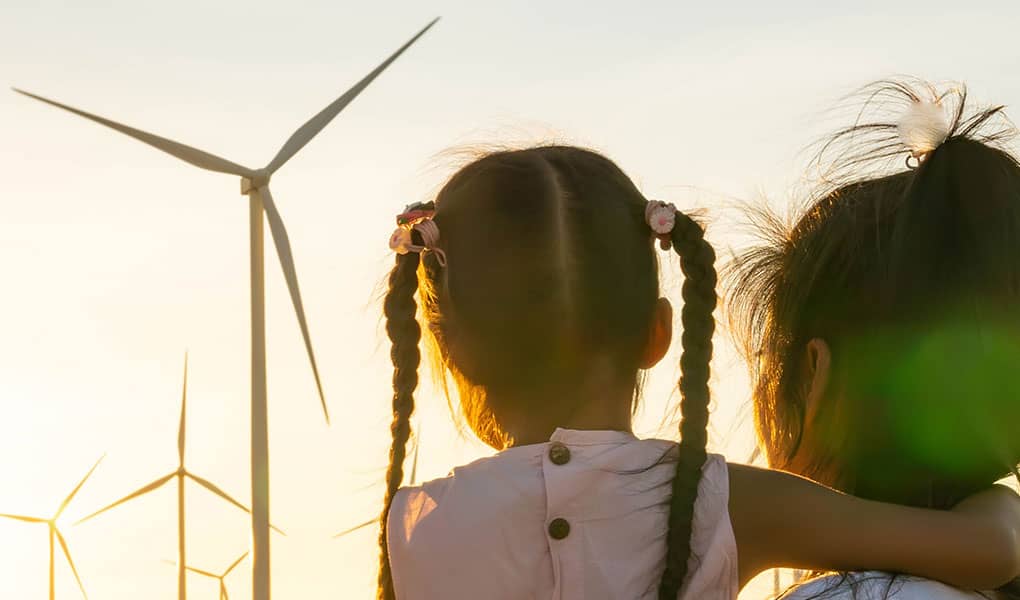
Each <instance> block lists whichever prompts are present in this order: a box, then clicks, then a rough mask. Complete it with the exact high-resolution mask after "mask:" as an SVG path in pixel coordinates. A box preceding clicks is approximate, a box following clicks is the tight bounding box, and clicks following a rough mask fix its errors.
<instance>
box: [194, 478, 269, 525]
mask: <svg viewBox="0 0 1020 600" xmlns="http://www.w3.org/2000/svg"><path fill="white" fill-rule="evenodd" d="M184 474H185V475H186V476H188V477H190V478H191V479H192V481H194V482H195V483H197V484H198V485H200V486H202V487H204V488H205V489H207V490H209V491H210V492H212V493H214V494H216V495H217V496H219V497H220V498H223V499H224V500H226V501H227V502H229V503H231V504H233V505H234V506H236V507H237V508H240V509H241V510H243V511H244V512H246V513H248V514H251V509H250V508H248V507H247V506H245V505H243V504H241V503H240V502H238V501H237V500H234V498H233V497H231V495H230V494H228V493H226V492H224V491H223V490H221V489H220V488H219V487H217V485H216V484H215V483H213V482H211V481H209V480H208V479H205V478H204V477H199V476H198V475H195V474H194V473H192V472H191V471H185V473H184ZM269 527H270V528H271V529H272V530H273V531H275V532H277V533H279V534H281V535H287V534H286V533H284V532H283V530H282V529H280V528H279V527H277V526H276V525H273V524H272V523H270V524H269Z"/></svg>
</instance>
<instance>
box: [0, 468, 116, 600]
mask: <svg viewBox="0 0 1020 600" xmlns="http://www.w3.org/2000/svg"><path fill="white" fill-rule="evenodd" d="M102 460H103V457H99V460H97V461H96V464H94V465H92V468H91V469H89V472H88V473H86V474H85V477H82V479H81V481H79V482H78V485H76V486H74V489H73V490H71V493H70V494H68V495H67V497H66V498H64V501H63V502H61V503H60V507H59V508H58V509H57V512H56V513H54V515H53V516H52V517H50V518H49V519H45V518H42V517H27V516H24V515H9V514H2V513H0V518H4V519H14V520H15V521H24V522H26V523H46V526H47V527H48V528H49V533H50V600H54V598H55V597H56V587H55V586H54V580H53V566H54V552H53V550H54V548H53V542H54V539H56V541H57V542H59V543H60V548H61V550H63V551H64V558H66V559H67V564H68V565H69V566H70V567H71V572H72V573H74V580H75V581H77V582H78V589H80V590H81V595H82V597H83V598H85V599H86V600H88V594H86V593H85V586H84V585H82V582H81V577H79V576H78V569H76V568H75V566H74V561H73V560H71V551H70V550H68V548H67V541H66V540H65V539H64V535H63V534H62V533H60V527H58V526H57V519H59V518H60V515H62V514H64V509H66V508H67V505H68V504H70V503H71V500H72V499H73V498H74V496H75V494H77V493H78V490H80V489H81V486H83V485H85V481H86V480H88V478H89V477H90V476H91V475H92V472H93V471H95V470H96V467H98V466H99V463H100V462H101V461H102Z"/></svg>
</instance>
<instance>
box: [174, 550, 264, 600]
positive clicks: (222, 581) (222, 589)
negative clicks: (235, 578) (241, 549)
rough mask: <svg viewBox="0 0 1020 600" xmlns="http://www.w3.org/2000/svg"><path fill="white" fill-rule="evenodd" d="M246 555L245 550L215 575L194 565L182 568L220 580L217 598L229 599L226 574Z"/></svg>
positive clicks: (220, 599) (221, 599)
mask: <svg viewBox="0 0 1020 600" xmlns="http://www.w3.org/2000/svg"><path fill="white" fill-rule="evenodd" d="M247 556H248V553H247V552H245V553H244V554H242V555H241V556H240V557H238V559H237V560H235V561H234V562H233V563H231V565H230V566H229V567H227V570H226V571H224V572H223V573H220V574H219V575H217V574H215V573H213V572H211V571H203V570H202V569H196V568H194V567H184V568H185V569H187V570H188V571H191V572H192V573H198V574H199V575H204V576H205V577H209V578H211V579H215V580H216V581H218V582H220V598H219V600H230V596H229V595H228V594H227V583H226V579H227V575H230V572H231V571H233V570H234V567H236V566H237V565H239V564H241V561H242V560H244V559H245V557H247ZM167 562H170V564H178V563H174V562H171V561H167Z"/></svg>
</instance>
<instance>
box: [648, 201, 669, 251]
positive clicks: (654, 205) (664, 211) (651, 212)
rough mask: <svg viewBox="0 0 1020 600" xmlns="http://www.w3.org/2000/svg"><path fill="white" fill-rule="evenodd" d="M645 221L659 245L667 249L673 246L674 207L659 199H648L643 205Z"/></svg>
mask: <svg viewBox="0 0 1020 600" xmlns="http://www.w3.org/2000/svg"><path fill="white" fill-rule="evenodd" d="M645 222H646V223H648V226H649V227H650V228H651V229H652V233H653V234H655V237H657V238H659V247H660V248H662V249H663V250H669V249H670V248H671V247H672V246H673V239H672V235H673V226H674V225H676V207H675V206H673V205H672V204H670V203H666V202H662V201H660V200H649V201H648V203H647V204H646V205H645Z"/></svg>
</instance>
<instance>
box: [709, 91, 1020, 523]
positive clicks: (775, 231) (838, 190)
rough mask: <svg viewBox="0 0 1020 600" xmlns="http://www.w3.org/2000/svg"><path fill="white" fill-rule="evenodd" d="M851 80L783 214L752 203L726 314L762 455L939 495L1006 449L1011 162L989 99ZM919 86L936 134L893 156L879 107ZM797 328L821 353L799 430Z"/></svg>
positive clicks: (1013, 284)
mask: <svg viewBox="0 0 1020 600" xmlns="http://www.w3.org/2000/svg"><path fill="white" fill-rule="evenodd" d="M864 94H865V95H866V97H867V98H868V101H867V102H866V103H865V108H864V110H862V111H861V112H860V114H859V117H858V121H857V123H856V124H855V125H854V126H852V127H849V128H847V129H844V130H842V131H839V132H838V133H837V134H836V135H835V136H834V137H833V138H832V139H831V140H830V141H828V142H827V143H826V144H825V145H824V146H823V147H822V151H821V153H820V157H819V161H818V163H819V164H827V163H831V164H833V165H834V166H833V167H831V168H830V170H829V171H828V172H827V176H828V178H827V181H826V182H825V184H824V187H823V189H822V190H821V192H820V193H818V194H816V195H815V196H814V197H813V199H812V202H811V204H810V206H809V208H808V209H807V211H806V212H805V213H804V214H803V215H802V216H801V217H800V218H799V220H798V221H796V223H794V224H793V225H792V227H790V226H787V225H786V224H785V223H783V222H782V220H781V219H778V218H776V217H775V216H774V215H773V214H772V213H770V212H768V211H767V210H762V209H757V210H754V211H753V212H752V216H753V217H754V220H755V222H756V224H757V225H758V226H759V228H760V229H761V231H762V232H763V233H764V237H765V238H766V242H765V243H764V244H763V245H761V246H759V247H756V248H753V249H751V250H749V251H747V252H745V253H743V254H742V255H741V256H739V257H738V258H737V260H736V263H735V266H734V268H733V269H732V270H731V271H730V273H729V275H728V279H729V281H728V284H729V285H728V286H727V287H728V289H727V303H728V309H729V310H728V312H729V317H730V323H731V326H732V329H733V330H734V332H735V333H736V335H737V337H738V339H739V340H740V341H741V343H742V348H743V350H744V353H745V355H746V357H747V359H748V363H749V364H750V365H751V368H752V375H753V380H754V405H755V420H756V425H757V430H758V437H759V441H760V443H761V445H762V446H763V447H764V450H765V451H766V455H767V457H768V460H769V464H770V465H771V466H772V467H774V468H779V469H785V470H790V471H794V472H796V473H799V474H802V475H805V476H807V477H810V478H812V479H815V480H817V481H821V482H823V483H826V484H829V485H832V486H834V487H837V488H839V489H842V490H844V491H846V492H849V493H852V494H855V495H858V496H862V497H866V498H872V499H876V500H881V501H886V502H895V503H900V504H908V505H915V506H928V507H934V508H948V507H949V506H952V505H953V504H954V503H956V502H957V501H959V500H960V499H962V498H963V497H964V496H966V495H968V494H970V493H973V492H975V491H977V490H979V489H982V488H984V487H988V486H990V485H991V484H992V483H994V482H995V481H996V480H998V479H1000V478H1001V477H1003V476H1006V475H1008V474H1010V473H1014V474H1015V473H1016V468H1017V464H1018V462H1020V377H1018V373H1020V370H1018V369H1017V368H1016V365H1017V364H1018V361H1020V165H1018V164H1017V161H1016V159H1015V158H1014V157H1013V156H1012V155H1011V154H1009V153H1008V152H1006V151H1005V150H1004V149H1003V148H1002V142H1003V141H1004V140H1006V139H1007V138H1008V136H1009V134H1010V133H1011V131H1012V128H1011V126H1010V124H1009V122H1008V121H1007V120H1006V119H1005V117H1004V116H1003V115H1002V107H993V108H988V109H984V110H980V111H977V112H975V113H972V114H971V113H969V111H968V109H967V106H966V91H965V90H964V89H963V88H962V87H958V88H955V89H953V90H951V91H950V92H948V93H943V94H938V93H936V92H935V90H934V88H933V87H931V86H927V87H925V86H919V85H917V84H915V83H914V82H880V83H878V84H874V85H872V86H870V87H868V88H865V89H864ZM923 99H927V100H929V101H936V102H938V103H940V105H941V106H942V107H943V108H944V109H946V111H947V114H946V116H947V120H948V125H949V134H948V137H946V139H945V141H944V142H942V143H941V144H940V145H938V146H937V147H936V148H935V149H934V150H933V151H931V152H930V153H929V154H927V156H926V157H925V158H924V159H923V160H922V161H920V162H919V163H918V164H916V165H914V164H912V163H908V165H910V166H914V167H915V168H907V167H904V166H903V164H904V163H903V161H904V159H905V158H906V157H907V156H908V151H907V149H906V147H905V146H904V145H903V143H902V142H901V141H900V137H899V132H898V122H897V120H895V119H889V118H888V116H890V115H896V116H897V117H899V116H900V115H903V114H905V110H906V109H907V108H908V107H909V106H910V103H912V102H918V101H920V100H923ZM891 165H896V166H898V167H899V168H898V169H890V168H889V167H890V166H891ZM812 339H822V340H824V341H825V342H826V343H827V344H828V345H829V348H830V352H831V361H832V364H831V370H830V373H831V375H830V377H829V383H828V385H827V388H826V393H825V395H824V397H823V399H822V401H820V402H819V403H818V407H817V413H816V416H815V418H814V419H813V420H812V431H811V433H810V435H807V436H805V418H806V412H807V406H806V394H807V389H808V386H809V385H810V372H811V371H810V368H809V367H810V365H809V364H808V363H807V361H806V359H807V347H808V343H809V342H810V341H811V340H812Z"/></svg>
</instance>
